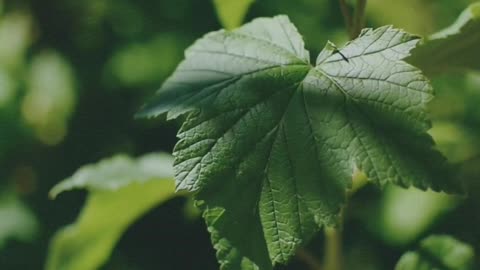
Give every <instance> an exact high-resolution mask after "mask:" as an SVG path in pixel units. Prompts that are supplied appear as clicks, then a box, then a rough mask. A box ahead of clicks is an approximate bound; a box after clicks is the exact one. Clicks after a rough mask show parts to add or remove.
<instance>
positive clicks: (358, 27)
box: [351, 0, 367, 39]
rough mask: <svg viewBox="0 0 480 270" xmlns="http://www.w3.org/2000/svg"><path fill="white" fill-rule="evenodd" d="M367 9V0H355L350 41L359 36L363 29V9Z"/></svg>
mask: <svg viewBox="0 0 480 270" xmlns="http://www.w3.org/2000/svg"><path fill="white" fill-rule="evenodd" d="M366 7H367V0H357V6H356V7H355V14H354V17H353V27H352V28H353V30H352V33H351V34H352V39H354V38H357V37H358V35H360V32H361V31H362V29H363V27H365V8H366Z"/></svg>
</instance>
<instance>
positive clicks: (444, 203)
mask: <svg viewBox="0 0 480 270" xmlns="http://www.w3.org/2000/svg"><path fill="white" fill-rule="evenodd" d="M459 200H460V198H459V197H456V196H451V195H447V194H444V193H438V192H433V191H422V190H419V189H415V188H409V189H403V188H399V187H396V186H388V187H387V188H386V189H385V191H384V193H383V197H382V199H381V201H380V203H379V206H380V209H379V211H375V212H373V213H374V214H375V218H372V216H371V215H368V216H365V218H366V219H367V223H368V224H369V225H370V226H372V227H371V231H372V233H373V234H376V235H378V236H379V237H381V238H382V239H383V241H385V242H387V243H389V244H390V245H407V244H410V243H411V242H413V241H415V240H416V239H417V238H418V237H419V236H420V235H421V234H422V233H424V232H425V231H426V230H428V229H429V228H430V226H432V225H433V224H434V223H435V221H437V220H438V218H440V217H441V216H442V215H444V214H446V213H448V212H449V211H450V210H452V209H453V208H454V207H455V206H457V205H458V203H459ZM373 213H372V214H373Z"/></svg>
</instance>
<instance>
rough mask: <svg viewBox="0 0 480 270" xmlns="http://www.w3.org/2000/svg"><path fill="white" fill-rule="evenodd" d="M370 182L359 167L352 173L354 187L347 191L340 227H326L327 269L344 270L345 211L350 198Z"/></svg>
mask: <svg viewBox="0 0 480 270" xmlns="http://www.w3.org/2000/svg"><path fill="white" fill-rule="evenodd" d="M366 184H368V178H367V176H366V175H365V173H363V172H362V171H360V170H359V169H357V168H355V170H354V172H353V175H352V187H351V188H350V189H349V190H348V192H347V202H346V203H345V206H344V207H343V208H342V209H341V211H340V214H339V218H338V219H339V224H338V227H326V228H325V258H324V267H325V270H342V268H343V266H342V262H343V255H342V231H343V222H344V217H345V211H346V209H347V206H348V199H349V198H350V197H352V196H353V194H355V193H356V192H357V191H358V190H360V189H361V188H363V187H364V186H365V185H366Z"/></svg>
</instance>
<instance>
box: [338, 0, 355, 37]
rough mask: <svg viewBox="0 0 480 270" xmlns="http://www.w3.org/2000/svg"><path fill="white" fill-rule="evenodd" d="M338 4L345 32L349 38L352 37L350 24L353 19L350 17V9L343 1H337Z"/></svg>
mask: <svg viewBox="0 0 480 270" xmlns="http://www.w3.org/2000/svg"><path fill="white" fill-rule="evenodd" d="M339 3H340V10H341V11H342V15H343V20H344V21H345V27H346V28H347V32H348V34H349V36H350V37H352V34H353V33H352V23H353V19H352V16H351V15H350V9H349V7H348V5H347V3H346V2H345V0H339Z"/></svg>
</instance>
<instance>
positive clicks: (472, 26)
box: [408, 2, 480, 74]
mask: <svg viewBox="0 0 480 270" xmlns="http://www.w3.org/2000/svg"><path fill="white" fill-rule="evenodd" d="M479 47H480V2H477V3H475V4H472V5H470V6H469V7H468V8H467V9H466V10H465V11H464V12H463V13H462V14H461V15H460V17H459V18H458V20H457V21H456V22H455V23H454V24H452V25H451V26H450V27H448V28H446V29H444V30H442V31H440V32H438V33H436V34H434V35H432V36H431V37H430V38H429V39H428V40H426V41H425V44H423V45H422V46H419V47H418V48H417V49H415V50H414V51H413V52H412V56H411V57H410V58H409V59H408V62H410V63H412V64H413V65H415V66H417V67H419V68H420V69H422V70H423V71H424V72H427V73H428V74H434V73H440V72H445V71H448V70H462V69H477V70H478V69H480V57H479V54H478V48H479Z"/></svg>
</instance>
